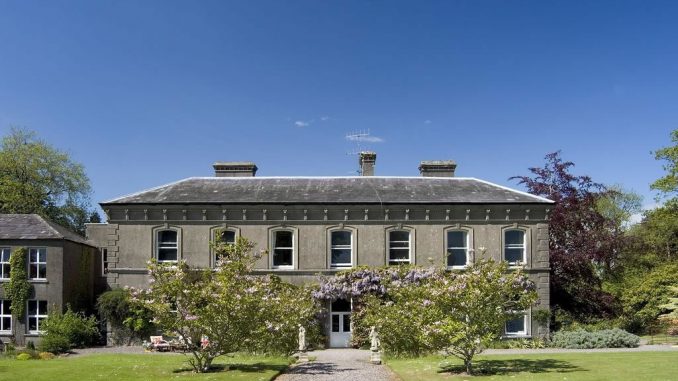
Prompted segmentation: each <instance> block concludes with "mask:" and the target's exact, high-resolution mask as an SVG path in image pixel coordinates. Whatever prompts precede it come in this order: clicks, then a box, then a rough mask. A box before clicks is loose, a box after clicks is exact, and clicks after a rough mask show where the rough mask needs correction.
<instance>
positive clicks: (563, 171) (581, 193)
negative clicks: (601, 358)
mask: <svg viewBox="0 0 678 381" xmlns="http://www.w3.org/2000/svg"><path fill="white" fill-rule="evenodd" d="M545 160H546V163H545V164H544V166H543V167H535V168H529V171H530V172H531V175H529V176H515V177H512V178H511V179H512V180H518V182H519V183H520V184H522V185H524V186H525V187H526V188H527V189H528V191H529V192H530V193H532V194H535V195H539V196H543V197H547V198H549V199H551V200H553V201H555V202H556V204H555V205H554V206H553V207H552V208H551V211H550V213H549V249H550V257H551V267H552V269H553V271H552V275H551V301H552V307H554V308H559V309H562V310H564V311H566V312H568V313H571V314H573V315H574V316H575V317H577V319H578V320H580V321H586V320H589V319H591V318H598V317H609V316H613V315H615V314H616V312H617V306H616V305H615V301H614V298H613V297H612V295H610V294H607V293H605V292H603V291H602V289H601V277H600V275H601V274H605V273H606V272H608V271H609V270H610V268H611V267H612V266H613V265H614V263H615V259H616V257H617V255H618V254H619V252H620V251H621V249H622V248H623V246H624V243H625V241H624V236H623V234H622V231H621V230H620V229H619V225H618V221H620V220H621V219H623V213H619V212H618V211H617V210H618V208H619V206H618V205H619V203H618V202H616V201H614V199H613V198H612V197H614V195H615V192H614V191H610V190H608V189H607V188H606V187H605V186H604V185H602V184H599V183H596V182H594V181H593V180H592V179H591V178H590V177H589V176H577V175H574V174H572V173H571V172H570V171H571V169H572V167H574V163H572V162H570V161H564V160H563V159H562V158H561V157H560V151H557V152H553V153H549V154H548V155H546V157H545ZM606 198H607V201H606V202H608V204H609V205H611V206H614V208H612V207H610V208H609V210H612V211H613V212H612V213H608V214H609V216H606V215H604V214H603V213H601V208H600V203H601V200H604V199H606ZM610 200H613V201H610ZM622 205H623V204H622ZM622 209H623V208H622ZM606 213H607V212H606ZM625 213H627V212H625ZM614 215H619V216H617V217H613V216H614Z"/></svg>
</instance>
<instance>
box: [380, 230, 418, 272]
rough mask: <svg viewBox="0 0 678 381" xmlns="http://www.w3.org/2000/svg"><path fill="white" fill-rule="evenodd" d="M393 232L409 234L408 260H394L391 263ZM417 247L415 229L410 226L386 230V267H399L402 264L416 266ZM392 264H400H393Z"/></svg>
mask: <svg viewBox="0 0 678 381" xmlns="http://www.w3.org/2000/svg"><path fill="white" fill-rule="evenodd" d="M392 232H407V233H408V234H409V242H408V252H409V257H408V259H407V260H402V259H400V260H393V261H391V233H392ZM394 242H404V241H394ZM414 247H415V235H414V229H413V228H411V227H409V226H393V227H389V228H387V229H386V265H387V266H398V265H401V264H415V262H416V260H415V258H416V256H415V252H414ZM391 262H398V263H394V264H391Z"/></svg>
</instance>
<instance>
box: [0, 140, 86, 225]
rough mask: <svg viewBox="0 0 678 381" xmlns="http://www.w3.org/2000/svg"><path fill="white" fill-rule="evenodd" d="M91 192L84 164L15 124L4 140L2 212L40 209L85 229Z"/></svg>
mask: <svg viewBox="0 0 678 381" xmlns="http://www.w3.org/2000/svg"><path fill="white" fill-rule="evenodd" d="M90 192H91V188H90V184H89V178H88V177H87V175H86V174H85V170H84V167H83V166H82V165H81V164H79V163H76V162H74V161H73V160H72V159H71V157H70V156H69V155H68V154H67V153H65V152H62V151H60V150H58V149H56V148H54V147H52V146H51V145H49V144H48V143H46V142H45V141H43V140H41V139H39V138H38V137H37V135H36V134H35V133H34V132H32V131H28V130H24V129H20V128H12V129H11V131H10V133H9V134H8V135H6V136H4V137H3V138H2V140H0V212H1V213H36V214H39V215H41V216H44V217H46V218H48V219H50V220H52V221H54V222H56V223H58V224H61V225H63V226H65V227H68V228H70V229H71V230H73V231H76V232H79V233H83V232H84V224H85V222H88V220H89V219H90V217H91V216H92V212H91V211H90V210H88V207H89V197H90Z"/></svg>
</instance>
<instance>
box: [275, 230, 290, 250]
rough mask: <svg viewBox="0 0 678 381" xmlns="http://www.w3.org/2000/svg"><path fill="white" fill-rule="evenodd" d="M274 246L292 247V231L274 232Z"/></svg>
mask: <svg viewBox="0 0 678 381" xmlns="http://www.w3.org/2000/svg"><path fill="white" fill-rule="evenodd" d="M275 247H292V232H290V231H278V232H275Z"/></svg>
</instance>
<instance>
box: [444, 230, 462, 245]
mask: <svg viewBox="0 0 678 381" xmlns="http://www.w3.org/2000/svg"><path fill="white" fill-rule="evenodd" d="M447 247H466V232H447Z"/></svg>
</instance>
